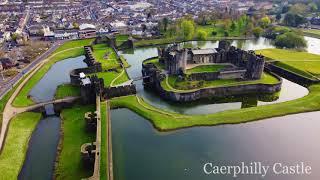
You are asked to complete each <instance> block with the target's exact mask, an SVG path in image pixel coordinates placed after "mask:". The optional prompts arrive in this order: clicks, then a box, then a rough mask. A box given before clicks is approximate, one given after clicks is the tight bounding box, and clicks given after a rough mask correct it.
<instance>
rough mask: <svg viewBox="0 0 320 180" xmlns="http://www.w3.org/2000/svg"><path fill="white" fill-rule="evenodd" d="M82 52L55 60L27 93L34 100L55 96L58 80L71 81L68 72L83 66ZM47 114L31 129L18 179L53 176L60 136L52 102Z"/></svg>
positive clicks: (50, 98) (58, 119)
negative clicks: (75, 55) (72, 56)
mask: <svg viewBox="0 0 320 180" xmlns="http://www.w3.org/2000/svg"><path fill="white" fill-rule="evenodd" d="M83 59H84V56H80V57H77V58H70V59H66V60H63V61H60V62H57V63H56V64H54V65H53V66H52V67H51V69H50V70H49V71H48V72H47V73H46V74H45V76H44V77H43V78H42V79H41V80H40V81H39V82H38V83H37V85H35V86H34V87H33V89H32V90H31V92H30V95H31V96H32V98H33V99H34V100H35V102H45V101H49V100H52V99H53V98H54V93H55V91H56V88H57V86H58V85H60V84H64V83H68V82H70V78H69V72H70V71H71V70H73V69H76V68H82V67H86V64H85V63H84V62H83ZM46 111H47V114H48V113H49V115H51V116H49V117H44V118H43V119H41V121H40V122H39V124H38V125H37V128H36V129H35V131H34V132H33V133H32V136H31V139H30V142H29V147H28V151H27V155H26V159H25V162H24V165H23V167H22V170H21V172H20V174H19V179H26V180H29V179H35V180H37V179H39V180H43V179H52V177H53V170H54V162H55V158H56V150H57V145H58V143H59V139H60V122H61V119H60V117H58V116H56V115H54V113H53V106H52V105H48V106H47V107H46Z"/></svg>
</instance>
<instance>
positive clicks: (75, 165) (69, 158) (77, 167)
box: [55, 105, 95, 180]
mask: <svg viewBox="0 0 320 180" xmlns="http://www.w3.org/2000/svg"><path fill="white" fill-rule="evenodd" d="M89 111H95V108H94V106H93V105H90V106H79V105H77V106H74V107H72V108H70V109H64V110H63V111H62V113H61V115H62V128H63V137H62V151H61V153H60V156H59V161H58V166H57V169H56V172H55V173H56V177H57V179H75V180H76V179H77V180H78V179H82V178H87V177H90V176H91V175H92V173H93V171H88V170H86V169H85V168H84V166H83V164H82V159H81V153H80V147H81V145H82V144H84V143H90V142H94V141H95V134H94V133H87V132H86V129H85V125H86V123H85V119H84V114H85V113H86V112H89Z"/></svg>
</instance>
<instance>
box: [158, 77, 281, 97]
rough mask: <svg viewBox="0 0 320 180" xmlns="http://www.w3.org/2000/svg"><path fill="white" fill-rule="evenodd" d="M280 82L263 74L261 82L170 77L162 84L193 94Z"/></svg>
mask: <svg viewBox="0 0 320 180" xmlns="http://www.w3.org/2000/svg"><path fill="white" fill-rule="evenodd" d="M277 83H279V80H278V79H277V78H276V77H274V76H273V75H271V74H269V73H263V75H262V78H261V79H259V80H250V81H240V80H236V79H218V80H214V81H188V80H179V78H178V76H169V77H166V79H165V80H163V81H162V82H161V86H162V87H163V88H164V89H165V90H167V91H172V92H193V91H197V90H199V89H202V88H215V87H222V86H224V87H225V86H238V85H248V84H277Z"/></svg>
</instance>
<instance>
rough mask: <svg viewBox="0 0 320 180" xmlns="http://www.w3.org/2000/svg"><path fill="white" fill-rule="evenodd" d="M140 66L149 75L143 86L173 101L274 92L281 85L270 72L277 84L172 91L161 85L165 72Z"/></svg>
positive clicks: (148, 66)
mask: <svg viewBox="0 0 320 180" xmlns="http://www.w3.org/2000/svg"><path fill="white" fill-rule="evenodd" d="M142 66H143V69H142V73H143V76H149V78H144V87H146V88H150V89H153V90H156V91H157V92H158V93H159V94H160V96H161V97H162V98H164V99H167V100H170V101H174V102H190V101H196V100H199V99H206V98H211V97H224V96H232V95H243V94H250V93H275V92H278V91H280V90H281V85H282V79H281V78H280V77H279V76H277V75H275V74H272V75H274V76H275V77H277V79H278V80H279V82H278V83H277V84H248V85H238V86H228V87H213V88H203V89H199V90H195V91H191V92H173V91H167V90H165V89H163V87H162V86H161V81H162V80H163V79H164V78H165V77H166V75H165V74H163V73H161V71H160V70H158V69H157V68H156V67H155V66H154V65H153V64H146V65H144V64H143V65H142Z"/></svg>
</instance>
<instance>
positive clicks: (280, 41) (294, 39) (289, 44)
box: [275, 32, 307, 48]
mask: <svg viewBox="0 0 320 180" xmlns="http://www.w3.org/2000/svg"><path fill="white" fill-rule="evenodd" d="M275 45H276V46H278V47H281V48H304V47H306V46H307V43H306V40H305V39H304V38H303V36H300V35H298V34H296V33H294V32H287V33H284V34H282V35H279V36H277V38H276V40H275Z"/></svg>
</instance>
